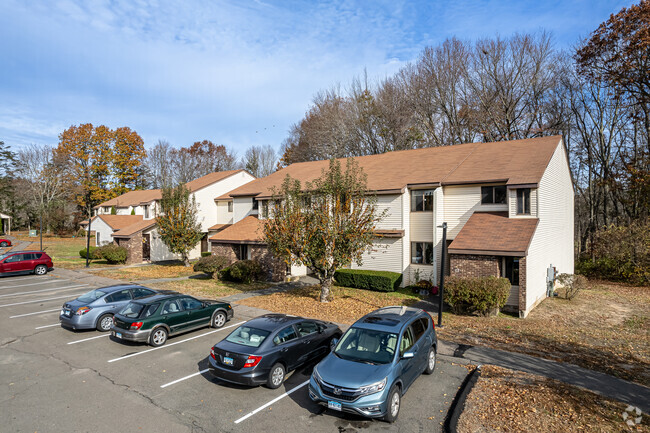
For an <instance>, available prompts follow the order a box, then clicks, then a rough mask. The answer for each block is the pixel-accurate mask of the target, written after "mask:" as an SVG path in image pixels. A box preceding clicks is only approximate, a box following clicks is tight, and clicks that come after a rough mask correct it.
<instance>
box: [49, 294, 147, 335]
mask: <svg viewBox="0 0 650 433" xmlns="http://www.w3.org/2000/svg"><path fill="white" fill-rule="evenodd" d="M156 293H157V291H155V290H153V289H150V288H148V287H144V286H140V285H137V284H118V285H115V286H108V287H101V288H99V289H95V290H91V291H90V292H88V293H84V294H83V295H81V296H79V297H78V298H75V299H73V300H71V301H67V302H65V303H64V304H63V306H62V307H61V314H60V315H59V322H61V326H63V327H66V328H71V329H73V330H77V329H97V330H98V331H101V332H106V331H108V330H110V329H111V326H113V316H114V315H115V313H116V312H117V311H119V310H120V309H122V308H124V306H126V304H128V303H129V302H131V301H132V300H134V299H146V298H147V297H150V296H153V295H155V294H156Z"/></svg>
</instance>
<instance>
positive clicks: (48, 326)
mask: <svg viewBox="0 0 650 433" xmlns="http://www.w3.org/2000/svg"><path fill="white" fill-rule="evenodd" d="M53 326H61V324H60V323H55V324H54V325H45V326H39V327H38V328H34V329H43V328H51V327H53Z"/></svg>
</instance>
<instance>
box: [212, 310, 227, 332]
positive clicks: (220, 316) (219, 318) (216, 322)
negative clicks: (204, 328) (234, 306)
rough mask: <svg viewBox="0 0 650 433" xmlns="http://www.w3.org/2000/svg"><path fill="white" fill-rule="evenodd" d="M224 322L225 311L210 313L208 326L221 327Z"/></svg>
mask: <svg viewBox="0 0 650 433" xmlns="http://www.w3.org/2000/svg"><path fill="white" fill-rule="evenodd" d="M225 324H226V313H224V312H223V311H217V312H216V313H214V314H213V315H212V321H211V322H210V326H212V327H213V328H221V327H222V326H223V325H225Z"/></svg>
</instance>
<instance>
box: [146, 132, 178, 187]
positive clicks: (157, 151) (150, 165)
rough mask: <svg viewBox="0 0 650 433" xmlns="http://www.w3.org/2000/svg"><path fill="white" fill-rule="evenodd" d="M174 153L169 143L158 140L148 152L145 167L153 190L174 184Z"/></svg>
mask: <svg viewBox="0 0 650 433" xmlns="http://www.w3.org/2000/svg"><path fill="white" fill-rule="evenodd" d="M172 151H173V148H172V147H171V145H170V144H169V142H167V141H165V140H158V143H156V145H155V146H154V147H153V149H151V150H150V151H148V152H147V158H146V159H145V166H146V170H147V176H148V178H149V185H150V186H151V187H152V188H155V189H157V188H164V187H167V186H170V185H172V184H173V182H174V173H173V161H172Z"/></svg>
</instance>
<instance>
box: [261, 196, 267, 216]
mask: <svg viewBox="0 0 650 433" xmlns="http://www.w3.org/2000/svg"><path fill="white" fill-rule="evenodd" d="M268 216H269V202H268V201H267V200H264V201H263V202H262V204H261V209H260V217H262V218H268Z"/></svg>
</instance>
